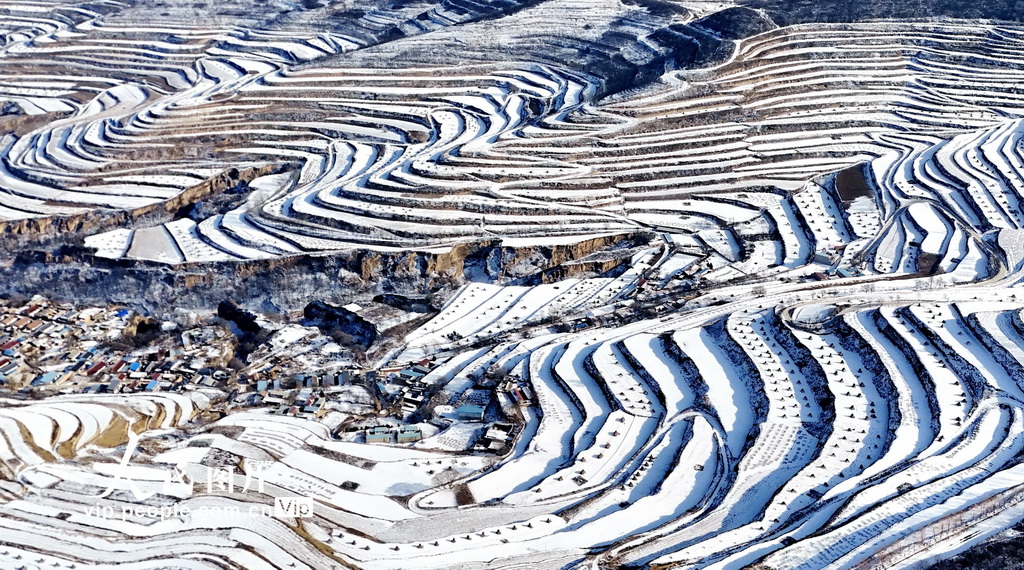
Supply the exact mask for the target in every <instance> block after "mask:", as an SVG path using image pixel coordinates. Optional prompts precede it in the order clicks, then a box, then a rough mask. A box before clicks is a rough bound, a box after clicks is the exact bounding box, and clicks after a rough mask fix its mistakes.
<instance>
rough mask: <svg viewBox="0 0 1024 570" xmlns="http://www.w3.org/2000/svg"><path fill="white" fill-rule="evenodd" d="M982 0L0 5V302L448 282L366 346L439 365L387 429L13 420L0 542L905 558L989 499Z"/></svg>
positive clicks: (568, 564)
mask: <svg viewBox="0 0 1024 570" xmlns="http://www.w3.org/2000/svg"><path fill="white" fill-rule="evenodd" d="M974 4H976V5H971V6H965V5H963V3H958V2H907V3H901V4H898V5H897V4H894V3H891V2H884V1H882V0H877V1H862V2H847V3H842V4H834V5H829V6H824V5H823V4H822V3H808V2H795V3H793V2H787V3H780V2H768V1H761V0H756V1H755V0H751V1H741V2H655V1H653V0H650V1H648V0H636V1H631V2H620V1H619V0H599V1H583V0H548V1H541V0H536V1H525V0H524V1H516V0H493V1H490V0H488V1H468V0H444V1H438V2H430V1H426V0H424V1H420V0H409V1H406V0H402V1H390V2H377V1H370V0H359V1H355V2H343V3H342V2H303V3H298V4H293V3H291V2H284V1H275V2H266V3H261V4H260V6H261V7H260V8H259V9H258V10H255V9H254V8H253V6H251V5H249V4H248V3H240V2H236V3H220V4H218V5H217V6H210V7H207V6H206V5H205V4H204V3H196V4H187V5H186V3H182V2H177V1H166V2H154V3H151V4H150V3H145V2H136V3H133V2H131V1H129V0H123V1H122V0H117V1H113V0H110V1H96V2H85V3H71V2H35V3H31V2H29V3H26V2H12V3H7V4H3V5H2V6H0V9H2V11H3V12H2V14H3V16H4V17H3V19H2V22H0V26H2V27H0V43H2V47H0V113H2V114H0V131H2V132H0V136H2V140H0V227H2V228H3V234H4V235H3V240H4V241H3V243H5V244H12V245H11V246H10V247H8V248H6V251H4V255H3V256H2V258H3V260H4V263H3V264H0V273H2V274H3V276H4V278H5V279H7V282H8V285H7V286H6V289H4V290H5V291H21V292H24V291H26V290H28V289H30V288H31V287H37V288H39V287H43V288H45V289H46V290H47V291H49V292H55V293H57V294H59V295H64V296H75V295H80V296H83V297H89V298H92V297H94V296H97V295H99V296H106V297H110V298H116V299H118V300H127V301H133V302H136V303H157V304H159V303H165V304H173V303H174V302H175V301H176V300H178V298H177V297H175V295H173V294H170V295H166V296H165V295H163V294H162V292H163V291H164V289H154V288H147V287H148V286H145V285H143V286H137V287H136V286H134V285H133V286H131V287H126V286H124V285H123V284H122V283H121V282H122V281H125V280H131V279H134V278H135V277H134V276H138V275H141V274H143V273H146V274H152V275H158V276H161V279H155V280H154V281H158V282H160V283H165V282H167V281H169V282H171V283H181V282H188V285H185V287H196V288H200V287H202V286H204V285H203V284H207V285H208V284H209V283H211V282H214V281H215V280H216V279H221V281H218V283H223V282H230V283H231V285H225V286H224V287H226V289H222V290H218V295H219V294H220V293H223V292H224V291H227V292H228V293H231V292H237V291H256V290H260V287H263V288H266V287H269V286H274V287H277V288H280V289H290V290H294V291H293V294H294V295H297V296H299V297H302V298H303V300H304V303H305V302H309V301H311V300H314V299H307V298H305V297H307V296H308V295H307V293H306V289H305V287H306V284H307V283H315V287H316V289H317V290H316V291H315V294H316V295H318V298H330V297H331V296H332V295H333V296H344V295H347V294H349V293H351V291H354V290H356V289H358V288H360V287H361V288H363V289H365V290H372V291H373V292H374V293H390V292H391V289H393V288H395V286H393V285H390V284H388V282H389V280H397V279H404V280H407V281H408V282H409V283H413V285H408V283H406V282H405V281H403V283H405V285H408V286H409V287H413V288H415V286H416V284H418V285H419V286H420V287H422V289H426V288H427V287H428V286H429V285H435V284H436V283H437V282H438V281H441V280H446V281H445V282H447V283H455V284H459V285H462V286H461V288H459V289H458V291H457V292H456V293H455V294H454V295H453V296H451V297H450V298H448V299H447V301H445V302H444V303H443V306H440V304H439V305H438V307H439V309H438V310H434V309H430V308H428V309H424V310H428V311H433V312H434V313H435V314H433V315H431V316H429V317H428V316H422V315H421V314H420V312H417V313H416V314H415V315H413V316H411V317H402V318H398V319H397V320H396V322H399V321H400V322H402V323H412V322H415V323H417V324H418V326H416V327H412V325H409V328H412V330H411V331H410V332H408V333H407V334H404V333H403V334H404V336H402V337H401V338H395V339H390V341H391V342H392V345H390V346H389V347H388V348H389V349H390V348H394V347H397V348H394V350H389V351H385V350H384V349H381V350H380V352H377V353H373V354H375V355H376V356H380V357H381V360H380V362H376V363H374V362H368V363H366V364H367V366H368V368H373V369H375V370H389V369H391V368H390V367H388V366H385V365H386V364H389V363H398V364H400V365H402V366H404V365H405V364H407V363H414V362H422V361H424V359H433V361H434V362H435V364H436V365H437V366H436V367H435V368H432V369H430V370H427V371H425V372H420V373H418V374H419V376H418V382H420V383H421V384H422V385H423V386H425V387H426V388H424V390H425V392H424V393H425V394H426V396H425V397H423V398H421V399H420V400H413V401H411V403H409V402H392V403H391V407H392V408H395V409H397V408H402V409H403V410H404V412H394V414H397V416H399V417H400V419H396V420H395V422H399V421H400V422H406V423H408V424H417V425H421V426H428V425H429V426H432V427H430V429H432V430H433V431H432V432H429V433H426V432H424V433H420V435H423V437H422V439H419V440H418V441H415V442H411V441H404V440H403V439H402V438H401V435H402V434H403V433H405V432H402V431H399V432H397V433H398V440H397V441H395V440H393V439H391V437H392V435H393V434H392V432H391V431H387V438H388V439H387V440H386V441H385V442H384V444H382V445H371V444H367V443H362V441H358V442H357V441H356V440H354V439H353V438H352V437H349V436H346V435H345V433H342V432H341V431H339V430H332V429H330V428H329V427H328V426H327V425H326V424H325V422H322V421H315V420H305V419H297V418H294V417H288V416H287V414H286V415H281V414H275V415H271V414H267V413H263V412H261V411H258V410H251V411H245V412H241V413H232V414H229V415H226V416H224V417H220V416H219V415H218V414H214V413H213V410H219V408H218V406H219V405H220V403H219V402H217V401H213V400H210V399H208V398H204V397H200V396H198V395H196V396H194V397H193V398H186V397H184V396H180V395H176V394H163V393H159V394H156V393H155V394H149V395H139V394H136V395H127V394H112V395H107V396H99V395H90V396H85V395H82V396H73V397H72V396H63V397H58V398H54V399H52V400H50V399H47V400H43V401H27V400H23V399H20V400H14V399H12V400H7V401H4V402H3V403H2V405H0V436H2V437H0V526H2V527H3V530H4V532H3V534H2V538H0V565H3V566H4V567H7V566H11V567H19V566H25V565H27V564H28V565H34V566H36V567H44V566H46V567H66V568H72V567H75V568H82V567H110V566H112V565H114V564H117V565H118V566H119V567H125V568H165V567H181V568H225V567H228V568H247V569H252V568H449V567H452V566H455V565H462V566H466V567H471V568H491V567H494V568H516V567H527V566H530V567H539V568H584V567H589V568H634V567H650V568H748V567H749V568H806V569H818V568H901V567H921V566H923V565H927V564H929V563H931V562H934V561H936V560H938V559H941V558H943V557H947V556H950V555H952V554H955V553H957V552H960V551H963V550H964V549H967V548H970V547H971V546H972V545H974V544H977V543H979V542H982V541H984V540H986V539H987V538H989V537H991V536H994V535H997V534H999V533H1000V532H1002V531H1003V530H1005V529H1007V528H1010V527H1011V526H1013V525H1015V524H1017V523H1019V522H1020V521H1021V520H1022V519H1024V501H1022V499H1024V487H1022V486H1021V483H1020V481H1021V475H1022V469H1024V468H1022V467H1021V458H1022V457H1024V415H1022V414H1024V392H1022V390H1024V386H1022V385H1021V379H1022V378H1024V349H1022V347H1024V297H1022V296H1021V294H1020V293H1019V292H1018V288H1019V286H1020V283H1021V282H1022V279H1024V247H1022V245H1021V242H1022V238H1024V211H1022V204H1021V202H1022V201H1024V92H1022V91H1021V88H1020V87H1019V85H1020V83H1021V79H1022V77H1024V55H1022V54H1024V26H1022V25H1021V24H1019V23H1017V22H1016V20H1018V19H1019V16H1020V14H1018V13H1017V11H1016V10H1015V8H1014V7H1013V6H1012V3H1007V4H1005V5H1004V3H996V2H993V3H974ZM154 14H159V18H157V17H155V16H154ZM197 15H198V16H202V17H201V18H200V17H197ZM912 16H920V18H915V17H912ZM474 248H477V249H474ZM387 255H392V256H401V255H415V256H420V257H415V258H413V260H412V261H408V263H406V264H404V265H402V272H401V275H398V272H395V274H393V275H391V274H387V271H390V270H391V268H392V267H393V266H387V265H386V264H383V263H382V262H381V261H380V260H381V259H383V258H384V256H387ZM346 256H353V257H358V256H362V257H359V259H361V260H363V265H362V266H361V267H360V269H361V273H360V274H359V275H358V276H355V274H352V273H346V272H344V271H340V270H337V268H336V267H335V266H332V265H330V260H335V259H342V258H346ZM444 256H447V257H444ZM346 259H347V258H346ZM40 260H43V261H42V262H41V261H40ZM309 260H314V261H309ZM325 260H327V261H325ZM366 260H369V261H366ZM439 260H443V262H442V261H439ZM286 262H293V263H294V264H295V265H291V266H288V265H284V264H285V263H286ZM303 263H309V265H303ZM309 267H314V268H316V271H306V270H307V268H309ZM325 267H327V268H333V269H330V270H323V268H325ZM385 267H386V268H387V271H383V273H384V274H382V268H385ZM132 271H136V273H132ZM289 271H290V273H289ZM303 272H306V273H312V274H314V275H312V276H311V277H309V276H305V275H301V274H302V273H303ZM176 275H185V276H186V277H185V278H183V279H182V280H181V281H175V280H174V276H176ZM218 276H219V277H218ZM302 279H308V281H301V280H302ZM416 279H421V281H416ZM513 280H514V281H515V282H514V283H510V282H509V281H513ZM300 281H301V282H300ZM381 281H384V283H383V284H382V283H381ZM468 281H472V282H471V283H466V282H468ZM197 283H198V285H197ZM236 283H237V287H238V288H237V289H230V287H234V286H236ZM247 283H258V284H259V285H258V286H251V288H250V289H245V287H246V286H247ZM350 289H351V291H350ZM128 290H131V291H134V293H133V295H134V297H129V298H125V299H121V298H119V296H121V295H128V294H127V293H124V292H125V291H128ZM140 292H141V293H140ZM417 292H418V293H420V294H424V295H425V294H426V293H428V292H429V291H425V290H419V291H417ZM260 294H262V293H260ZM197 296H198V297H202V295H201V294H199V295H194V296H192V297H189V299H190V300H191V301H190V302H194V301H195V299H196V298H197ZM221 298H222V297H220V296H218V297H217V298H216V300H214V301H211V303H210V305H211V306H215V305H216V302H217V301H220V300H221ZM268 298H271V297H270V296H268V297H266V298H264V297H259V296H257V295H253V296H252V297H249V298H244V299H242V301H241V302H242V304H247V305H248V306H249V307H254V306H260V302H262V301H265V300H266V299H268ZM346 302H348V301H346ZM346 310H348V309H346ZM353 311H354V309H353ZM371 344H372V342H371ZM385 352H386V354H385ZM399 368H401V366H399ZM381 374H382V376H383V375H384V372H381ZM403 381H404V380H403ZM366 387H367V389H368V390H369V392H368V393H374V394H380V395H381V397H382V398H385V399H386V397H387V390H386V387H385V386H384V385H383V384H381V383H376V381H373V382H369V381H368V382H366ZM246 389H248V387H247V388H246ZM263 391H264V392H266V390H263ZM481 393H483V394H496V396H495V398H494V399H493V401H492V400H487V399H484V400H483V401H482V402H483V403H484V404H485V405H483V406H478V405H477V403H478V399H475V397H474V396H475V395H479V394H481ZM407 406H408V407H411V410H407V409H405V408H406V407H407ZM477 407H479V408H480V409H479V410H476V408H477ZM286 408H287V406H286ZM459 410H462V411H461V412H460V411H459ZM376 412H380V415H381V416H382V417H383V416H385V415H387V414H388V413H391V412H389V410H388V409H385V408H383V407H382V408H381V409H378V410H375V413H376ZM463 416H466V417H463ZM321 419H322V418H321ZM431 422H433V423H431ZM389 425H390V424H389ZM403 425H405V424H403ZM396 427H397V426H396ZM388 429H390V428H388ZM417 429H419V428H417ZM418 433H419V432H418ZM424 434H425V435H424ZM361 435H362V434H361ZM365 435H366V436H367V437H368V436H369V435H370V434H369V433H367V434H365ZM346 437H347V438H348V439H346ZM494 438H498V439H494ZM356 439H358V438H356ZM488 440H494V441H496V445H494V446H492V447H487V446H485V445H476V446H474V443H473V442H475V441H488ZM213 468H216V469H217V470H219V471H216V472H217V473H220V474H221V475H222V476H220V477H219V478H218V479H217V480H216V481H213V480H208V481H204V480H203V478H204V477H207V476H209V474H210V473H211V472H212V471H211V469H213ZM225 473H227V475H224V474H225ZM189 481H190V482H191V483H192V484H189ZM203 482H206V483H208V485H206V486H205V488H202V487H203V486H202V485H198V484H196V483H203ZM213 483H217V484H216V485H213ZM213 487H216V488H213ZM296 497H299V498H309V499H311V500H312V503H310V505H311V509H312V510H311V511H310V512H304V513H302V514H301V516H300V515H299V514H297V513H296V512H292V511H287V510H286V511H284V512H282V511H280V510H278V509H279V507H280V506H281V504H282V503H281V501H280V499H285V500H291V499H294V498H296Z"/></svg>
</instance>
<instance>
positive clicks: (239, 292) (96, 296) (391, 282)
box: [0, 234, 648, 314]
mask: <svg viewBox="0 0 1024 570" xmlns="http://www.w3.org/2000/svg"><path fill="white" fill-rule="evenodd" d="M647 237H648V236H646V235H644V234H635V235H615V236H604V237H598V238H593V239H589V240H585V241H581V242H579V243H575V244H565V245H557V246H537V247H518V248H513V247H508V246H505V245H503V244H502V243H501V242H500V241H490V242H478V243H464V244H459V245H457V246H455V247H453V248H451V249H450V250H448V251H443V252H416V251H409V252H396V253H384V252H378V251H368V250H353V251H348V252H342V253H339V254H331V255H299V256H292V257H285V258H280V259H271V260H260V261H245V262H221V263H203V264H181V265H175V266H168V265H165V264H162V263H156V262H146V261H132V260H111V259H105V258H98V257H94V256H91V255H88V254H85V253H82V252H80V251H67V250H64V251H61V252H59V253H48V252H40V251H25V252H21V253H18V254H16V255H14V256H13V257H11V258H9V259H7V260H6V261H5V262H4V263H3V264H2V265H0V283H3V285H2V286H0V294H5V295H9V294H13V293H18V294H23V295H34V294H38V293H39V292H40V291H46V292H47V294H48V295H49V296H51V297H54V298H58V299H60V298H64V299H75V300H78V301H80V302H97V303H104V302H116V303H121V304H126V305H131V306H135V307H139V308H141V309H144V310H146V311H148V312H151V313H154V314H165V313H167V312H168V311H171V310H173V309H175V308H177V307H181V308H190V309H210V308H213V307H216V306H217V304H218V303H219V302H220V301H221V300H223V299H229V298H230V299H240V300H241V301H240V304H241V305H242V306H243V307H244V308H246V309H250V310H257V311H268V312H280V311H291V310H299V309H302V308H303V307H305V306H306V304H308V303H309V302H310V301H311V300H314V299H316V300H322V301H325V302H329V303H335V304H343V303H347V302H351V301H353V300H356V299H358V298H362V297H365V296H366V295H369V294H384V293H400V294H413V295H422V294H425V293H429V292H431V291H437V290H440V289H444V288H446V287H450V286H453V285H457V284H459V283H461V282H462V281H463V279H464V277H465V276H464V272H465V271H466V269H467V260H472V259H479V258H487V257H489V256H496V257H499V258H502V259H509V260H512V261H513V263H510V264H507V265H506V264H502V265H499V266H498V267H499V269H498V270H497V271H496V272H493V273H491V274H488V276H487V277H488V280H491V281H493V282H502V283H505V282H510V281H516V282H519V283H527V282H541V281H544V280H550V278H551V275H558V276H559V277H569V276H572V275H579V274H585V273H592V272H594V271H595V270H599V271H605V270H611V269H614V268H615V267H616V266H618V265H620V264H621V263H625V262H628V258H627V259H621V260H615V261H614V262H613V263H603V264H598V265H592V264H582V265H573V264H571V263H569V262H571V261H573V260H576V259H580V258H584V257H586V256H587V255H589V254H591V253H593V252H595V251H599V250H601V249H604V248H609V247H614V246H624V245H625V246H628V245H630V244H633V243H642V242H645V241H646V240H647ZM527 258H529V259H530V260H531V261H532V262H533V265H532V267H533V268H534V269H533V270H532V272H530V273H529V274H523V273H520V272H516V271H515V268H517V267H519V268H521V267H522V264H519V263H516V262H515V261H516V260H522V259H527ZM470 263H472V262H471V261H470Z"/></svg>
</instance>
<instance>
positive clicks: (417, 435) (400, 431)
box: [366, 426, 423, 444]
mask: <svg viewBox="0 0 1024 570" xmlns="http://www.w3.org/2000/svg"><path fill="white" fill-rule="evenodd" d="M422 437H423V432H422V431H421V430H420V428H418V427H416V426H399V427H397V428H395V427H391V426H374V427H372V428H370V429H368V430H366V443H378V444H380V443H395V442H397V443H412V442H414V441H419V440H420V439H421V438H422Z"/></svg>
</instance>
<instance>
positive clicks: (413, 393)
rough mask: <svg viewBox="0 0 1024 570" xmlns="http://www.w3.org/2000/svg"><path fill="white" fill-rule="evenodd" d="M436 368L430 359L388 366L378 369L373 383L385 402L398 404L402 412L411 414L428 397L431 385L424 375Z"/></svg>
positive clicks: (386, 403)
mask: <svg viewBox="0 0 1024 570" xmlns="http://www.w3.org/2000/svg"><path fill="white" fill-rule="evenodd" d="M433 369H434V363H433V362H432V361H430V360H428V359H424V360H421V361H419V362H416V363H413V364H409V365H404V366H388V367H385V368H381V369H380V370H378V371H377V374H376V381H375V382H374V383H373V386H374V388H376V391H377V394H378V397H379V398H380V400H381V402H382V403H383V404H385V405H386V406H387V405H394V404H398V405H400V406H401V408H402V412H404V413H406V414H411V413H413V412H415V411H416V410H418V409H420V406H422V405H423V402H424V401H425V400H426V398H427V394H428V391H429V389H430V386H429V385H428V384H427V383H426V382H424V377H425V376H426V375H427V374H429V373H430V371H431V370H433Z"/></svg>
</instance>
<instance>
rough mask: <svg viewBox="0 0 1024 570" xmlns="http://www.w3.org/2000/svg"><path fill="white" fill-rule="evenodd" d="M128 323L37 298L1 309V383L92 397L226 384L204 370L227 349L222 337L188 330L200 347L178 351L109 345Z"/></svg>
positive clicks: (125, 313)
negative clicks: (198, 337) (197, 336)
mask: <svg viewBox="0 0 1024 570" xmlns="http://www.w3.org/2000/svg"><path fill="white" fill-rule="evenodd" d="M134 318H135V315H134V314H133V313H132V312H131V311H129V310H128V309H123V308H98V307H90V308H85V309H80V308H76V307H74V306H72V305H68V304H60V303H53V302H50V301H48V300H46V299H42V298H39V297H37V298H35V299H33V300H32V302H30V303H28V304H26V305H23V306H20V307H16V306H12V305H9V304H8V305H3V306H0V347H2V348H0V353H2V355H3V356H2V359H0V362H2V364H0V381H2V382H3V383H4V384H5V385H6V386H7V387H10V388H34V389H40V390H53V391H57V392H65V393H67V392H86V393H99V392H138V391H182V390H186V389H195V388H196V387H200V386H204V387H215V386H223V385H224V383H225V382H226V381H227V380H228V379H229V377H230V375H229V374H228V373H227V372H226V371H224V370H219V369H217V368H216V367H213V366H210V365H208V364H209V361H210V360H211V356H212V357H214V358H213V359H214V360H218V358H217V357H222V356H223V355H224V354H226V351H228V350H230V347H229V346H228V345H227V336H228V333H227V331H223V330H217V331H215V330H212V329H214V328H215V327H204V329H199V330H197V331H192V332H193V334H198V335H200V337H202V342H201V343H198V344H196V343H187V344H186V346H185V347H184V348H182V347H177V346H175V347H170V348H168V347H165V348H152V349H146V350H137V351H131V349H130V347H127V348H125V347H124V346H121V347H118V346H117V345H116V343H114V344H112V343H111V341H115V340H118V339H121V336H122V332H123V330H124V329H125V328H126V327H127V326H128V325H129V323H130V322H131V321H132V319H134ZM205 329H211V330H205ZM207 337H209V338H207ZM122 345H123V343H122Z"/></svg>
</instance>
